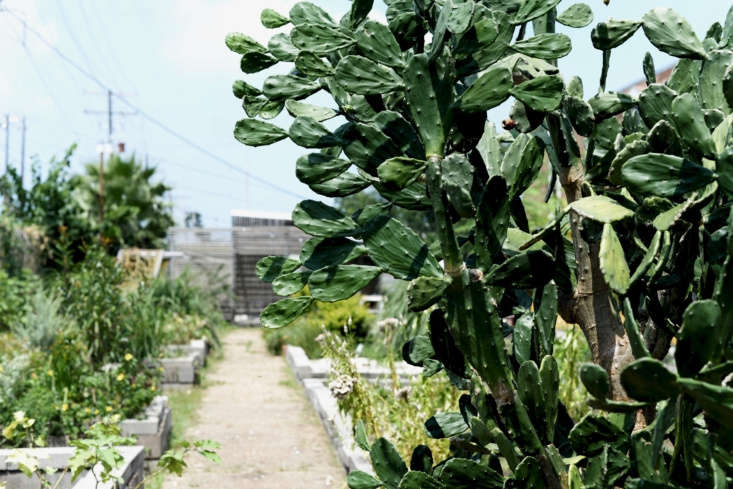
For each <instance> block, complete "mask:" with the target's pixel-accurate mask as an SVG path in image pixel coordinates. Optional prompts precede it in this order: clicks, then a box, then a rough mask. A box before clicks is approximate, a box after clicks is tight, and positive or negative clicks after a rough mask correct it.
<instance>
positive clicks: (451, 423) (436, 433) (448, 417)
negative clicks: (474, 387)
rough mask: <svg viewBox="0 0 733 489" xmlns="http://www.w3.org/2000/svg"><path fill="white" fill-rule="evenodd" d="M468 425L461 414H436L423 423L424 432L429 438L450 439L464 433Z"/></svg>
mask: <svg viewBox="0 0 733 489" xmlns="http://www.w3.org/2000/svg"><path fill="white" fill-rule="evenodd" d="M467 430H468V425H467V424H466V422H465V421H464V419H463V415H462V414H461V413H436V414H435V415H434V416H432V417H430V418H429V419H428V420H427V421H425V431H426V432H427V434H428V436H430V438H435V439H438V440H439V439H442V438H452V437H454V436H457V435H460V434H461V433H465V432H466V431H467Z"/></svg>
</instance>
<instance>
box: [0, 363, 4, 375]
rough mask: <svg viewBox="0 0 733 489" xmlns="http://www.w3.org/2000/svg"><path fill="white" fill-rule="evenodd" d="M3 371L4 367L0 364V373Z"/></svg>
mask: <svg viewBox="0 0 733 489" xmlns="http://www.w3.org/2000/svg"><path fill="white" fill-rule="evenodd" d="M4 371H5V367H3V366H2V365H0V374H1V373H3V372H4Z"/></svg>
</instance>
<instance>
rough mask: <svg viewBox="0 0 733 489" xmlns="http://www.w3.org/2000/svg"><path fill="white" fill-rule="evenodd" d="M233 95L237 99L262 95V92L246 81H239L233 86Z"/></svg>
mask: <svg viewBox="0 0 733 489" xmlns="http://www.w3.org/2000/svg"><path fill="white" fill-rule="evenodd" d="M232 93H233V94H234V96H235V97H236V98H244V97H256V96H258V95H262V91H261V90H260V89H259V88H256V87H253V86H252V85H250V84H249V83H247V82H245V81H244V80H237V81H235V82H234V83H233V84H232Z"/></svg>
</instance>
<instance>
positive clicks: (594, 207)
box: [570, 195, 634, 223]
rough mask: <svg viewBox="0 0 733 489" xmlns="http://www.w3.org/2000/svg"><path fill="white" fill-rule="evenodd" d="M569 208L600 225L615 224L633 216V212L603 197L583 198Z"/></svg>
mask: <svg viewBox="0 0 733 489" xmlns="http://www.w3.org/2000/svg"><path fill="white" fill-rule="evenodd" d="M570 208H571V209H572V210H574V211H575V212H577V213H578V214H580V215H581V216H583V217H587V218H589V219H593V220H594V221H598V222H602V223H611V222H616V221H620V220H622V219H626V218H627V217H630V216H633V215H634V211H632V210H630V209H627V208H626V207H624V206H622V205H621V204H619V203H618V202H616V201H615V200H613V199H611V198H610V197H606V196H605V195H593V196H591V197H583V198H582V199H580V200H576V201H575V202H573V203H571V204H570Z"/></svg>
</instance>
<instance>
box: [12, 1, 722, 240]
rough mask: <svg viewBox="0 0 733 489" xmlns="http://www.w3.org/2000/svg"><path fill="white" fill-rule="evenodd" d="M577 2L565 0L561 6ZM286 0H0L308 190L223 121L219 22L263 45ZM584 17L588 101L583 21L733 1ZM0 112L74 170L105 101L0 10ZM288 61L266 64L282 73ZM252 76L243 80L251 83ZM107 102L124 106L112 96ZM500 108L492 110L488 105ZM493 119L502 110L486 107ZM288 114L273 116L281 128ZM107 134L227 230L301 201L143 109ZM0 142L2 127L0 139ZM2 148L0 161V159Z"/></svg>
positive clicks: (225, 79) (229, 114) (200, 129)
mask: <svg viewBox="0 0 733 489" xmlns="http://www.w3.org/2000/svg"><path fill="white" fill-rule="evenodd" d="M576 1H577V0H563V1H562V2H561V4H560V7H559V8H560V10H563V9H564V8H567V7H568V6H570V5H572V4H573V3H576ZM294 3H296V2H295V1H293V0H153V1H150V0H146V1H143V0H124V1H119V0H0V5H4V6H6V7H7V8H9V9H11V10H12V11H13V12H16V13H18V14H19V15H21V16H22V17H24V18H25V19H26V20H27V22H28V25H29V26H31V27H33V28H34V29H36V30H38V31H40V32H41V33H42V34H43V35H44V36H45V37H46V38H48V39H49V41H51V43H52V44H53V45H54V46H56V47H57V48H58V49H60V50H61V51H62V52H64V53H65V54H67V55H68V56H69V57H71V58H73V59H74V60H75V61H76V62H77V63H79V64H80V65H81V66H83V67H84V68H86V69H87V70H88V71H90V72H92V73H94V74H95V75H96V76H97V77H98V78H100V79H101V80H102V81H103V82H104V83H105V84H107V85H109V86H111V87H112V88H113V89H114V90H116V91H120V92H123V93H124V94H126V96H127V98H128V99H129V100H130V101H131V102H132V103H134V104H136V105H138V106H139V107H141V108H142V109H143V110H145V111H146V112H147V113H149V114H151V115H152V116H154V117H156V118H157V119H159V120H161V121H162V122H164V123H165V124H166V125H168V126H169V127H171V128H172V129H174V130H175V131H177V132H179V133H181V134H183V135H185V136H187V137H188V138H190V139H191V140H193V141H194V142H196V143H197V144H200V145H201V146H204V147H205V148H207V149H208V150H210V151H211V152H213V153H215V154H217V155H219V156H221V157H222V158H224V159H225V160H227V161H228V162H230V163H231V164H232V165H234V166H236V167H238V168H242V169H245V170H247V171H249V172H251V173H252V174H254V175H257V176H258V177H261V178H264V179H266V180H268V181H271V182H274V183H276V184H277V185H279V186H281V187H283V188H285V189H287V190H288V191H290V192H292V193H294V194H298V195H303V196H306V197H312V196H313V195H314V194H312V193H311V192H310V191H309V189H308V188H307V186H305V185H303V184H301V183H300V182H298V180H297V179H296V178H295V172H294V162H295V159H296V158H297V157H298V156H300V155H301V154H302V153H303V151H302V150H301V149H299V148H297V147H296V146H295V145H293V144H292V143H290V142H289V141H283V142H280V143H277V144H275V145H273V146H269V147H264V148H248V147H245V146H243V145H241V144H239V143H238V142H236V141H235V140H234V139H233V137H232V129H233V127H234V123H235V122H236V121H237V120H238V119H240V118H242V117H244V112H243V110H242V109H241V107H240V105H239V103H238V101H237V100H236V99H234V97H233V96H232V95H231V91H230V87H231V83H232V81H233V80H235V79H237V78H243V77H244V75H243V74H242V73H241V72H240V71H239V59H238V56H237V55H235V54H233V53H230V52H229V51H228V50H227V49H226V47H225V46H224V43H223V39H224V36H225V35H226V33H227V32H229V31H242V32H245V33H248V34H250V35H252V36H253V37H255V38H256V39H258V40H260V41H261V42H263V43H266V42H267V39H268V38H269V36H270V35H272V34H274V32H273V31H268V30H266V29H264V28H263V27H262V26H260V24H259V12H260V11H261V10H262V9H263V8H266V7H270V8H275V9H277V10H279V11H281V12H283V13H287V11H288V10H289V8H290V7H291V6H292V5H293V4H294ZM316 3H318V4H319V5H321V6H324V7H325V8H326V9H327V10H329V11H330V12H331V13H332V14H334V16H335V17H338V16H340V15H342V14H343V13H344V12H346V11H347V9H348V8H349V3H350V2H348V1H347V0H318V1H316ZM375 3H376V5H377V7H376V10H377V12H376V13H375V16H376V17H377V18H379V17H383V10H384V4H383V3H382V2H381V0H377V1H376V2H375ZM587 3H588V4H589V5H591V7H592V8H593V11H594V13H595V17H596V18H595V20H594V23H593V24H591V26H589V27H587V28H584V29H569V28H564V27H562V26H561V31H562V32H565V33H567V34H569V35H570V36H571V38H572V39H573V48H574V49H573V53H572V54H571V55H570V56H568V57H566V58H564V59H563V60H561V61H560V67H561V70H562V72H563V74H564V76H565V77H566V78H568V77H570V76H572V75H580V76H581V77H582V78H583V80H584V82H585V87H586V97H589V96H590V95H592V93H595V91H596V90H597V87H598V78H599V76H600V65H601V56H600V52H598V51H596V50H594V49H593V48H592V46H591V44H590V31H591V28H592V26H593V25H594V24H595V23H596V22H598V21H602V20H606V19H608V18H610V17H613V18H618V19H640V18H641V16H642V15H643V14H644V13H645V12H646V11H648V10H649V9H651V8H653V7H655V6H668V7H672V8H674V9H675V10H677V11H678V12H680V13H681V14H682V15H684V16H685V17H687V19H688V20H689V21H690V23H691V24H692V26H693V28H694V29H695V30H696V31H697V33H698V35H699V36H700V37H701V38H702V37H703V36H704V33H705V31H706V30H707V28H708V27H709V26H710V24H712V23H713V22H715V21H720V22H722V21H724V19H725V14H726V12H727V10H728V8H729V7H730V5H731V3H730V2H729V1H726V0H701V1H697V2H691V1H689V0H636V1H630V0H612V2H611V5H610V6H605V5H603V2H602V0H588V1H587ZM647 50H649V51H651V52H652V54H653V55H654V59H655V61H656V62H657V68H658V69H662V68H665V67H667V66H668V65H670V64H671V62H672V60H671V58H669V57H668V56H665V55H663V54H661V53H659V52H658V51H657V50H656V49H655V48H654V47H653V46H651V45H650V44H649V43H648V41H647V40H646V38H645V37H644V35H643V33H642V32H641V31H639V32H637V34H636V35H635V36H634V37H633V38H632V39H631V40H630V41H628V42H627V43H626V44H624V45H623V46H622V47H621V48H619V49H616V50H615V51H614V54H613V57H612V60H611V70H610V73H609V81H608V87H609V89H615V88H621V87H623V86H625V85H627V84H629V83H631V82H633V81H636V80H638V79H639V78H641V76H642V74H641V60H642V57H643V55H644V52H645V51H647ZM0 53H2V54H1V55H0V56H2V62H3V75H2V77H0V116H2V115H4V114H5V113H11V114H13V115H16V116H23V115H25V116H26V118H27V121H28V140H27V153H28V154H29V155H38V156H39V157H40V159H41V161H43V162H45V161H47V160H48V159H49V158H50V157H51V156H52V155H54V154H57V155H58V154H61V153H62V152H63V151H64V149H65V148H66V147H68V146H69V145H70V144H71V143H73V142H77V143H78V144H79V148H78V150H77V152H76V155H75V157H74V168H75V169H79V168H81V166H82V165H83V163H85V162H88V161H92V160H95V159H96V156H95V154H96V151H97V145H98V144H99V143H100V142H102V141H103V140H104V139H105V138H106V120H105V119H104V118H103V117H101V116H94V115H87V114H85V113H84V109H91V110H102V109H104V108H105V107H106V99H105V98H104V96H102V95H101V94H100V93H99V87H97V86H95V84H94V83H93V82H90V81H88V80H86V79H85V78H84V77H83V76H81V75H79V74H78V73H77V72H75V71H74V69H73V68H71V67H70V66H69V65H67V64H66V63H65V62H63V61H62V60H61V59H59V57H58V56H57V55H56V54H54V53H53V52H52V51H51V50H50V49H48V48H47V47H46V46H44V45H43V44H42V43H41V42H39V41H38V40H37V39H35V38H34V37H33V35H32V34H31V33H30V32H26V33H25V34H24V31H23V28H22V25H21V24H20V23H19V22H18V21H17V20H16V19H15V18H13V17H11V16H10V15H9V14H8V13H7V12H0ZM284 69H285V68H284V67H280V68H275V69H272V70H270V71H271V72H274V71H275V70H280V71H283V70H284ZM264 76H265V75H263V74H260V75H255V76H251V75H250V76H248V77H246V79H247V80H248V81H250V83H253V84H259V85H261V83H262V80H263V79H264ZM115 108H116V109H118V110H127V111H129V109H128V108H127V107H124V106H123V105H122V104H121V103H119V102H118V103H116V107H115ZM499 112H501V111H499ZM494 114H495V115H496V116H497V119H501V118H503V117H501V115H503V114H501V113H497V111H494V112H492V115H494ZM287 119H288V118H287V116H280V117H279V118H278V119H276V121H275V122H277V123H279V124H280V125H281V126H283V127H287V126H288V125H289V122H288V120H287ZM115 123H116V125H117V131H116V132H115V134H114V136H113V139H114V140H115V141H117V140H124V141H125V142H126V143H127V148H128V151H130V152H133V151H134V152H135V153H136V154H137V155H138V156H140V157H142V158H144V157H145V156H146V155H147V157H148V159H149V161H150V163H152V164H155V165H157V167H158V168H159V170H160V174H161V176H162V177H163V179H164V180H165V181H166V182H167V183H168V184H169V185H171V186H173V187H174V190H173V202H174V206H175V209H176V217H177V218H179V219H180V218H181V216H182V214H183V212H184V211H185V210H197V211H200V212H202V214H203V215H204V221H205V224H206V225H210V226H226V225H228V222H229V211H230V210H231V209H232V208H250V209H255V210H266V211H280V212H289V211H290V210H291V209H292V208H293V207H294V205H295V204H296V203H297V202H298V200H299V199H298V198H297V197H295V196H292V195H288V194H282V193H278V192H275V191H274V190H271V189H268V188H266V187H264V186H262V185H260V184H258V183H256V182H254V181H252V180H251V179H249V183H247V181H246V180H247V179H246V178H245V176H244V175H242V174H241V173H238V172H236V171H234V170H232V169H230V168H227V167H226V166H224V165H222V164H220V163H218V162H216V161H213V160H212V159H210V158H208V157H206V156H204V155H202V154H201V153H198V152H197V151H195V150H194V149H193V148H191V147H189V146H187V145H185V144H184V143H182V142H180V141H179V140H177V139H175V138H174V137H172V136H170V135H169V134H166V133H165V132H163V131H161V130H160V129H159V128H157V127H155V126H154V125H152V124H151V123H149V122H147V121H145V120H144V119H143V118H142V117H140V116H128V117H124V118H116V120H115ZM19 127H20V125H19V124H15V125H13V126H12V131H11V138H10V152H11V164H14V163H16V162H17V161H18V159H19V152H20V130H19ZM0 142H2V144H3V145H4V143H5V137H4V134H0ZM3 151H4V146H0V164H2V162H3V161H4V159H3V158H4V152H3Z"/></svg>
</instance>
